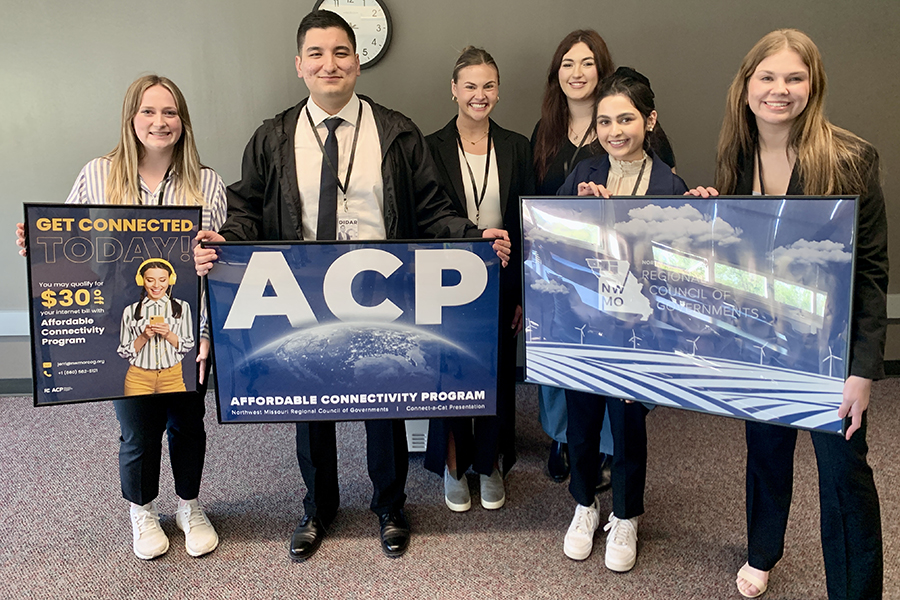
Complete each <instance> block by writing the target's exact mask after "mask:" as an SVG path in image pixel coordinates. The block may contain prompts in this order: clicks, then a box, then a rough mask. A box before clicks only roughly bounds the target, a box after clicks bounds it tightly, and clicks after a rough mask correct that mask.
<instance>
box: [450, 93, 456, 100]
mask: <svg viewBox="0 0 900 600" xmlns="http://www.w3.org/2000/svg"><path fill="white" fill-rule="evenodd" d="M450 102H456V96H454V95H453V94H451V95H450Z"/></svg>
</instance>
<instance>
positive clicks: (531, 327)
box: [525, 319, 540, 342]
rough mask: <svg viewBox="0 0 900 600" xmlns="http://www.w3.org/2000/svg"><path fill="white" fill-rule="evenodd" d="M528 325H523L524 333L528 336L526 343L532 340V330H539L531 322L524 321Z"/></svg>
mask: <svg viewBox="0 0 900 600" xmlns="http://www.w3.org/2000/svg"><path fill="white" fill-rule="evenodd" d="M525 320H526V321H527V322H528V323H527V324H526V325H525V333H526V334H528V341H529V342H530V341H532V340H533V339H534V330H535V329H539V328H540V325H538V324H537V323H535V322H534V321H532V320H531V319H525Z"/></svg>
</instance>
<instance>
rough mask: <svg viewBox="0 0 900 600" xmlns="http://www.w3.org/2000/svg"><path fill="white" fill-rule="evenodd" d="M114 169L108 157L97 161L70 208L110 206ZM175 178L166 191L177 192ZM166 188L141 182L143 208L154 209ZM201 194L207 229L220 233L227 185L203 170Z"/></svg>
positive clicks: (84, 173) (81, 178)
mask: <svg viewBox="0 0 900 600" xmlns="http://www.w3.org/2000/svg"><path fill="white" fill-rule="evenodd" d="M111 168H112V161H111V160H110V159H108V158H105V157H100V158H95V159H94V160H92V161H91V162H89V163H88V164H86V165H85V166H84V168H83V169H81V173H79V174H78V179H76V180H75V185H73V186H72V191H71V192H69V197H68V198H66V204H106V181H107V180H108V179H109V172H110V169H111ZM174 179H175V175H174V174H173V173H169V174H168V176H167V177H166V179H165V182H166V189H168V190H171V189H173V187H174V186H173V185H172V183H173V180H174ZM160 189H162V184H160V185H159V187H157V188H156V189H155V190H151V189H150V188H148V187H147V185H146V184H145V183H144V180H143V179H141V204H143V205H147V206H154V205H156V203H157V198H158V197H159V191H160ZM200 193H202V194H203V199H204V200H205V201H206V205H205V206H204V207H203V229H206V230H209V231H218V230H219V228H220V227H221V226H222V223H224V222H225V210H226V208H227V205H226V201H225V184H224V183H223V182H222V178H221V177H219V174H218V173H216V172H215V171H213V170H212V169H209V168H205V167H204V168H203V169H200ZM172 200H173V197H172V195H171V194H166V195H165V196H164V198H163V202H164V203H165V205H166V206H172V205H173V204H174V202H172Z"/></svg>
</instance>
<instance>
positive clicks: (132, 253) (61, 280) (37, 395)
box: [25, 204, 201, 406]
mask: <svg viewBox="0 0 900 600" xmlns="http://www.w3.org/2000/svg"><path fill="white" fill-rule="evenodd" d="M200 218H201V209H200V208H199V207H196V208H195V207H142V206H107V205H87V204H26V205H25V231H26V248H27V250H28V252H27V259H28V288H29V290H30V294H31V300H30V303H29V312H30V320H31V341H32V373H33V378H34V404H35V406H43V405H50V404H63V403H69V402H84V401H88V400H114V399H117V398H121V397H123V396H125V395H129V396H132V395H141V396H143V395H152V394H156V393H166V392H168V391H178V390H181V389H183V390H187V391H194V390H196V389H197V367H196V345H197V341H198V339H199V337H198V333H199V331H198V324H199V316H200V314H199V308H200V302H199V293H200V285H199V281H200V280H199V278H198V277H197V275H196V271H195V270H194V260H193V254H192V248H191V242H192V240H193V238H194V236H195V235H196V234H197V231H198V230H199V225H200V223H201V220H200ZM126 381H127V382H128V383H126ZM159 381H162V382H163V383H162V384H160V383H158V382H159Z"/></svg>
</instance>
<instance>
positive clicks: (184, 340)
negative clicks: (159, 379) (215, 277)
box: [117, 297, 194, 370]
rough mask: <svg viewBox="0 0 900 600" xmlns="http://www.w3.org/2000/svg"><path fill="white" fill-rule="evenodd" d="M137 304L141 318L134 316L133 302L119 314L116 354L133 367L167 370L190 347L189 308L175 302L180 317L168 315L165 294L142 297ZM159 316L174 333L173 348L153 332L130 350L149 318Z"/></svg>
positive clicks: (178, 361) (135, 305)
mask: <svg viewBox="0 0 900 600" xmlns="http://www.w3.org/2000/svg"><path fill="white" fill-rule="evenodd" d="M142 302H143V306H141V318H140V319H135V318H134V309H135V308H136V307H137V305H138V303H137V302H135V303H134V304H132V305H131V306H129V307H127V308H126V309H125V311H124V312H123V313H122V326H121V328H120V329H119V348H118V350H117V352H118V353H119V356H121V357H122V358H124V359H126V360H127V361H128V362H130V363H131V364H133V365H134V366H136V367H140V368H142V369H152V370H157V369H168V368H170V367H174V366H175V365H177V364H178V363H180V362H181V360H182V359H183V358H184V355H185V354H187V353H188V352H190V351H191V348H193V347H194V334H193V323H192V322H191V307H190V306H188V304H187V302H179V304H180V305H181V316H180V317H179V318H177V319H176V318H175V317H174V316H172V302H171V300H169V298H168V297H163V298H160V299H159V300H151V299H150V298H144V299H143V300H142ZM159 316H161V317H163V320H164V321H165V322H166V323H168V325H169V330H170V331H172V332H173V333H174V334H175V335H177V336H178V347H177V348H176V347H175V346H173V345H172V344H170V343H169V342H168V341H166V340H165V339H164V338H163V337H162V336H160V335H155V336H153V339H151V340H150V341H148V342H147V343H146V344H144V345H143V346H142V347H141V349H140V350H139V351H135V349H134V341H135V340H136V339H138V337H140V335H141V333H142V332H143V331H144V329H145V328H146V327H147V325H149V324H150V321H151V317H159Z"/></svg>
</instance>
